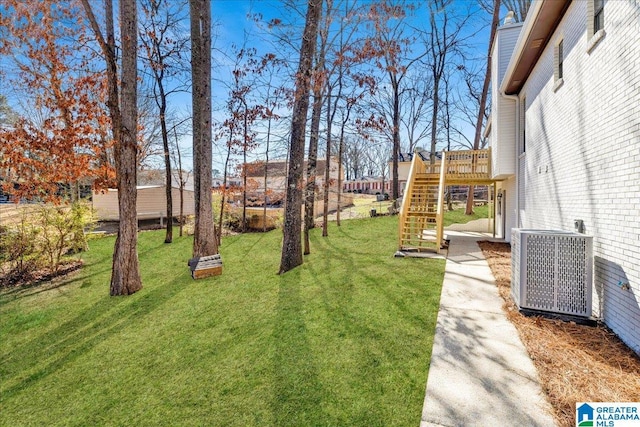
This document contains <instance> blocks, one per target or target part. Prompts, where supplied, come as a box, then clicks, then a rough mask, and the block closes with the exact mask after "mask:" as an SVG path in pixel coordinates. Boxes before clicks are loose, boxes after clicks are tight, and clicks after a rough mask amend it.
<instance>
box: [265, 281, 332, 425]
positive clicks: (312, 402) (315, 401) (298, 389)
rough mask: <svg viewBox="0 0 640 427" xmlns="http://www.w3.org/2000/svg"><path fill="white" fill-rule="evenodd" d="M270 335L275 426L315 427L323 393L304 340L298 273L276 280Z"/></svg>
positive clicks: (303, 306)
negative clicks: (273, 320) (276, 286)
mask: <svg viewBox="0 0 640 427" xmlns="http://www.w3.org/2000/svg"><path fill="white" fill-rule="evenodd" d="M280 277H281V279H280V288H279V291H278V303H277V308H276V310H277V317H276V323H275V330H274V332H273V343H274V345H275V353H274V359H273V367H274V369H275V381H274V384H275V395H274V396H273V400H272V404H271V407H272V411H273V414H274V418H275V420H276V421H275V425H277V426H285V425H290V426H303V425H316V424H317V423H318V421H319V419H318V412H319V411H321V408H320V406H321V402H322V400H323V396H324V395H325V393H326V392H325V390H324V389H323V386H322V384H321V382H320V380H319V377H318V367H317V365H316V362H315V358H314V354H313V353H312V351H311V345H310V343H309V339H308V337H307V333H308V331H307V326H306V324H305V318H304V317H305V316H304V313H305V303H304V300H303V298H302V296H301V294H300V289H299V286H300V280H299V279H300V271H299V270H292V271H289V272H288V273H286V274H285V275H283V276H280Z"/></svg>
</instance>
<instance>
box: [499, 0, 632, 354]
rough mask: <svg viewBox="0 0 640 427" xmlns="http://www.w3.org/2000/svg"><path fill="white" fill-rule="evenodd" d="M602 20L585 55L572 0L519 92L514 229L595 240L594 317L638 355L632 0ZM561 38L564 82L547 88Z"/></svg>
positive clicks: (611, 6) (611, 8)
mask: <svg viewBox="0 0 640 427" xmlns="http://www.w3.org/2000/svg"><path fill="white" fill-rule="evenodd" d="M604 13H605V24H604V29H605V32H606V35H605V37H604V38H603V39H602V40H600V42H599V43H598V44H597V45H596V46H595V47H594V48H593V49H591V50H590V52H588V51H587V48H588V45H589V40H588V35H587V2H586V1H574V2H572V3H571V5H570V7H569V8H568V10H567V12H566V14H565V16H564V17H563V19H562V21H561V23H560V25H559V26H558V28H557V29H556V31H555V33H554V34H553V36H552V38H551V40H550V42H549V43H548V45H547V46H546V47H545V50H544V52H543V54H542V56H541V57H540V59H539V61H538V63H537V64H536V66H535V68H534V69H533V72H532V73H531V75H530V77H529V79H528V80H527V82H526V84H525V85H524V87H523V90H522V91H521V93H520V96H521V97H523V96H526V100H527V116H526V131H527V134H526V135H527V141H526V143H527V152H526V157H525V158H524V161H523V162H522V164H521V167H522V168H524V170H522V171H521V172H522V173H523V176H524V180H525V182H524V183H525V184H526V187H525V193H524V195H523V196H524V197H523V200H522V202H523V203H524V206H520V207H519V208H520V209H521V211H522V212H524V215H523V216H522V218H520V222H521V224H520V225H521V226H522V227H525V228H540V229H563V230H573V229H574V220H576V219H581V220H583V221H584V224H585V232H586V234H588V235H592V236H594V242H593V243H594V244H593V249H594V293H593V297H594V298H593V301H594V307H593V313H594V315H597V316H600V317H601V318H602V319H603V320H604V321H605V322H606V324H607V325H608V326H609V327H610V328H611V329H612V330H613V331H614V332H616V333H617V334H618V335H619V336H620V338H622V340H623V341H624V342H625V343H627V345H629V346H630V347H631V348H632V349H633V350H635V351H636V352H639V353H640V262H639V261H640V44H639V43H638V34H640V2H637V1H636V2H634V1H607V2H606V3H605V9H604ZM560 39H563V40H564V65H563V71H564V73H563V84H562V85H561V86H560V87H555V88H554V47H555V45H556V44H557V42H558V41H559V40H560ZM494 125H495V124H494ZM619 283H629V285H630V289H629V290H625V289H623V288H622V287H621V286H619Z"/></svg>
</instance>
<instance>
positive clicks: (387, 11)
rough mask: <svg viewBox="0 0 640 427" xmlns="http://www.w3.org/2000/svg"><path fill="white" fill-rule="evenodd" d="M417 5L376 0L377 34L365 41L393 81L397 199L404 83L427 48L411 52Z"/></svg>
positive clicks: (366, 50)
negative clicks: (410, 21)
mask: <svg viewBox="0 0 640 427" xmlns="http://www.w3.org/2000/svg"><path fill="white" fill-rule="evenodd" d="M414 7H415V6H414V5H413V4H411V3H409V4H407V3H405V2H399V1H394V0H382V1H380V2H377V3H373V4H372V5H371V8H370V10H369V16H370V17H371V20H372V24H373V29H374V33H373V35H372V36H371V37H370V38H369V40H367V42H366V43H365V45H364V47H363V50H362V55H364V56H369V57H373V58H375V60H376V66H377V67H378V68H379V69H380V70H382V71H383V72H384V73H385V74H386V76H387V78H388V82H389V85H390V87H389V91H390V100H391V104H390V106H391V110H390V118H391V123H389V124H388V125H389V126H388V127H389V129H391V131H392V143H393V155H392V162H393V167H392V188H391V193H392V197H393V199H394V200H395V199H397V198H398V197H399V196H400V185H399V181H398V157H399V154H400V118H401V114H402V112H401V102H400V101H401V91H402V83H403V80H404V78H405V77H406V75H407V72H408V70H409V69H410V68H411V67H412V66H413V64H415V63H416V62H417V61H419V60H421V59H422V58H423V57H424V56H425V55H426V54H427V51H424V52H418V53H415V54H412V53H411V46H412V44H413V42H414V40H413V38H412V37H410V36H407V35H406V34H405V30H406V29H407V25H406V22H405V19H404V18H406V16H407V13H408V12H410V11H412V10H413V9H414Z"/></svg>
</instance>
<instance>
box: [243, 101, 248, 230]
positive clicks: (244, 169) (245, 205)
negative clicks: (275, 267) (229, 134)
mask: <svg viewBox="0 0 640 427" xmlns="http://www.w3.org/2000/svg"><path fill="white" fill-rule="evenodd" d="M243 104H244V142H243V144H242V162H243V163H242V164H243V165H244V167H243V168H242V232H243V233H246V231H247V149H248V147H247V132H248V130H249V129H248V128H249V123H248V118H247V114H248V111H247V104H246V103H245V102H244V100H243Z"/></svg>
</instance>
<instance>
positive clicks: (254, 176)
mask: <svg viewBox="0 0 640 427" xmlns="http://www.w3.org/2000/svg"><path fill="white" fill-rule="evenodd" d="M265 167H266V168H267V192H268V193H267V200H269V198H271V199H272V200H279V201H282V200H284V194H285V190H286V185H287V171H288V164H287V161H286V160H271V161H269V163H265V162H264V161H257V162H253V163H247V164H246V165H245V169H246V174H247V191H248V193H249V194H250V197H249V199H250V201H251V204H252V205H253V206H258V205H262V200H264V174H265ZM325 167H326V161H325V159H318V160H317V162H316V181H315V184H316V203H315V206H314V212H315V215H316V216H317V215H319V214H320V213H322V206H321V204H322V195H323V189H324V175H325ZM306 176H307V161H306V160H305V162H304V166H303V177H304V178H303V179H304V180H305V182H306ZM329 178H330V179H329V211H334V210H336V209H337V207H338V201H337V198H338V193H339V187H338V159H337V158H334V157H332V158H331V164H330V169H329ZM343 180H344V173H343V174H342V176H341V179H340V181H343ZM351 203H352V198H351V197H345V195H342V197H341V202H340V205H341V207H344V206H348V205H349V204H351Z"/></svg>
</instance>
